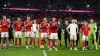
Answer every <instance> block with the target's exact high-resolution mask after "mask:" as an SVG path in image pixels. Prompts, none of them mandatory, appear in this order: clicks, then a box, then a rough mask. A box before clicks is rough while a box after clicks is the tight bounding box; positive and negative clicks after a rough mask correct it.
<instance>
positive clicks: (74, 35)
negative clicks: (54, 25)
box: [67, 19, 78, 50]
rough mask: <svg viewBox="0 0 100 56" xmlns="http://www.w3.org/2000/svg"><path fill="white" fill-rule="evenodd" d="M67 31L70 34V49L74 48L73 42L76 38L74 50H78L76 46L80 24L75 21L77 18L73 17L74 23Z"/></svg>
mask: <svg viewBox="0 0 100 56" xmlns="http://www.w3.org/2000/svg"><path fill="white" fill-rule="evenodd" d="M67 31H68V33H69V35H70V50H72V42H73V40H74V50H78V49H77V48H76V40H77V33H78V25H77V24H76V23H75V19H72V23H71V24H69V26H68V27H67Z"/></svg>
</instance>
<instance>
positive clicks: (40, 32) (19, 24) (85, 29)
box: [0, 16, 99, 51]
mask: <svg viewBox="0 0 100 56" xmlns="http://www.w3.org/2000/svg"><path fill="white" fill-rule="evenodd" d="M0 28H1V49H3V48H8V44H10V46H12V44H13V42H14V45H15V47H16V48H19V47H21V44H22V43H21V42H22V37H23V35H22V32H23V30H25V34H24V35H25V45H26V48H27V49H29V48H33V47H34V46H35V45H36V44H35V42H36V40H35V39H37V43H38V46H39V47H40V48H44V45H45V43H46V41H48V48H49V50H52V49H53V48H54V49H55V50H56V51H58V49H57V45H58V44H57V43H58V42H57V40H58V39H59V42H60V46H62V45H61V38H62V37H63V36H64V39H65V45H66V47H67V39H68V40H69V44H70V50H72V49H73V48H72V45H74V50H78V49H77V46H78V40H79V38H80V37H79V33H80V32H81V35H82V50H87V49H86V47H87V46H88V40H89V39H92V41H93V42H94V43H93V44H94V45H95V48H96V50H99V49H98V45H97V41H96V32H97V24H96V23H94V20H93V19H91V20H90V23H88V22H87V21H84V22H83V25H82V26H81V27H80V29H79V27H78V24H77V20H76V19H72V20H71V23H70V24H68V21H65V27H63V26H61V23H60V21H57V19H56V18H55V17H53V18H51V21H49V22H48V20H47V18H46V17H44V18H43V20H42V22H41V23H40V24H38V22H37V20H36V19H34V20H33V21H31V18H30V16H27V20H26V21H24V22H23V21H21V18H20V17H18V18H17V21H15V22H14V23H11V21H10V19H7V18H6V16H3V20H1V21H0ZM13 29H14V30H13ZM79 31H80V32H79ZM13 32H14V35H15V38H13ZM63 34H64V35H63ZM62 35H63V36H62ZM28 39H30V41H29V40H28ZM93 44H92V45H93ZM92 48H93V46H92Z"/></svg>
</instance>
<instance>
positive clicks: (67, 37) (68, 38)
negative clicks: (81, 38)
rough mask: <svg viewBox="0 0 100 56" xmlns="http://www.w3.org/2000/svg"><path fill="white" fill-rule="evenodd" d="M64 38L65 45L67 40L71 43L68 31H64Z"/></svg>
mask: <svg viewBox="0 0 100 56" xmlns="http://www.w3.org/2000/svg"><path fill="white" fill-rule="evenodd" d="M64 40H65V45H66V47H67V42H69V44H70V37H69V34H68V33H64ZM67 40H68V41H67Z"/></svg>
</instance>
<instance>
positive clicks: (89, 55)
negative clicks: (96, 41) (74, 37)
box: [0, 33, 100, 56]
mask: <svg viewBox="0 0 100 56" xmlns="http://www.w3.org/2000/svg"><path fill="white" fill-rule="evenodd" d="M90 42H91V41H90ZM68 46H69V44H68ZM90 46H91V43H89V47H90ZM87 49H88V50H87V51H82V47H81V40H80V43H79V48H78V51H74V50H72V51H70V50H69V47H68V48H66V47H65V45H64V38H63V37H62V47H60V46H59V42H58V50H59V51H55V50H52V51H48V47H47V42H46V44H45V49H40V48H39V47H38V46H37V45H36V46H35V47H34V48H30V49H26V48H25V37H24V33H23V38H22V47H21V48H14V47H11V48H10V47H9V48H8V49H0V56H100V51H96V50H95V48H94V49H92V50H91V49H90V48H87ZM99 49H100V48H99ZM43 50H45V54H46V55H45V54H44V52H43Z"/></svg>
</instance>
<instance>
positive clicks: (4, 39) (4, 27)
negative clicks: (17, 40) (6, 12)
mask: <svg viewBox="0 0 100 56" xmlns="http://www.w3.org/2000/svg"><path fill="white" fill-rule="evenodd" d="M0 27H1V48H8V37H9V33H8V31H9V30H8V29H9V27H10V23H9V22H8V21H7V19H6V16H3V20H2V21H1V23H0Z"/></svg>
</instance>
